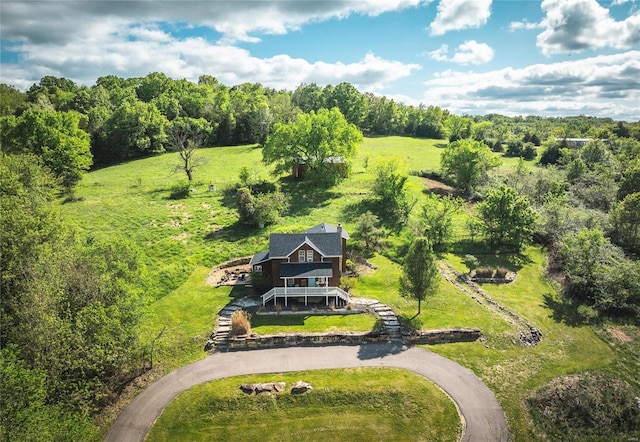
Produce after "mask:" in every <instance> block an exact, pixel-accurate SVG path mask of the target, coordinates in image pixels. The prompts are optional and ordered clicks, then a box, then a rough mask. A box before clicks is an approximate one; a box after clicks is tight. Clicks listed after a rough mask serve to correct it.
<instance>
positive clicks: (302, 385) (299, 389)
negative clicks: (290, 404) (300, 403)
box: [291, 381, 313, 394]
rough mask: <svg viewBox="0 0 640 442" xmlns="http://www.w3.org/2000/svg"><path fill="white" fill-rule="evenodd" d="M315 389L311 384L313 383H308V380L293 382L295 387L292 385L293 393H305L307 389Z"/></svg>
mask: <svg viewBox="0 0 640 442" xmlns="http://www.w3.org/2000/svg"><path fill="white" fill-rule="evenodd" d="M311 390H313V387H312V386H311V384H308V383H307V382H303V381H298V382H296V383H295V384H293V387H291V394H304V393H306V392H307V391H311Z"/></svg>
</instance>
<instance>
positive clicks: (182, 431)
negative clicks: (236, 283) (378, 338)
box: [147, 368, 462, 442]
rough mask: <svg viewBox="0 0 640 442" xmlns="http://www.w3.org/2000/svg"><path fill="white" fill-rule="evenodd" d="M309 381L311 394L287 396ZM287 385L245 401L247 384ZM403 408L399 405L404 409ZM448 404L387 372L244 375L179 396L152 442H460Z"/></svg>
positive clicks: (427, 386)
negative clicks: (242, 387) (277, 391)
mask: <svg viewBox="0 0 640 442" xmlns="http://www.w3.org/2000/svg"><path fill="white" fill-rule="evenodd" d="M298 380H304V381H305V382H308V383H310V384H311V385H312V386H313V390H312V391H310V392H307V393H305V394H303V395H293V394H291V393H290V388H291V386H292V385H293V384H294V383H295V382H296V381H298ZM261 382H286V384H287V387H286V389H285V391H283V392H281V393H280V394H277V395H276V394H260V395H252V396H248V395H247V394H245V393H243V392H242V391H240V389H239V386H240V384H243V383H261ZM399 404H402V406H399ZM461 430H462V425H461V423H460V419H459V417H458V412H457V410H456V407H455V405H454V404H453V402H452V401H451V399H450V398H449V397H448V396H447V395H446V394H444V392H442V390H440V389H439V388H438V387H436V386H435V385H434V384H432V383H431V382H429V381H428V380H426V379H425V378H423V377H421V376H418V375H416V374H414V373H411V372H408V371H404V370H398V369H390V368H384V369H383V368H362V369H345V370H318V371H314V372H300V373H282V374H277V373H276V374H272V375H260V376H242V377H237V378H227V379H223V380H220V381H214V382H209V383H206V384H202V385H199V386H196V387H194V388H192V389H191V390H189V391H186V392H184V393H182V394H181V395H179V396H178V397H177V398H176V399H175V400H174V401H173V402H172V403H171V404H170V405H169V407H167V409H165V411H164V412H163V414H162V415H161V416H160V418H159V419H158V421H157V422H156V424H155V425H154V426H153V428H152V429H151V432H150V433H149V435H148V437H147V440H148V441H149V442H160V441H195V440H227V441H256V440H259V441H300V440H307V441H337V440H341V441H362V442H369V441H374V440H375V441H398V442H400V441H402V442H404V441H433V442H438V441H442V442H444V441H451V442H453V441H457V440H458V438H459V436H460V433H461Z"/></svg>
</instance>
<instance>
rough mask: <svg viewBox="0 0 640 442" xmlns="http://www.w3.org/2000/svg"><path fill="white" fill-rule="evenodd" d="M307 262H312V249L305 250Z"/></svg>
mask: <svg viewBox="0 0 640 442" xmlns="http://www.w3.org/2000/svg"><path fill="white" fill-rule="evenodd" d="M307 262H313V250H307Z"/></svg>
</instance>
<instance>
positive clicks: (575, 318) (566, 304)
mask: <svg viewBox="0 0 640 442" xmlns="http://www.w3.org/2000/svg"><path fill="white" fill-rule="evenodd" d="M543 297H544V306H545V307H547V308H548V309H549V310H551V314H550V317H551V318H553V320H554V321H556V322H560V323H563V324H566V325H568V326H570V327H579V326H581V325H585V324H594V321H593V320H590V319H589V318H586V317H585V316H584V315H582V314H581V313H580V309H579V307H580V304H578V303H576V302H575V301H571V300H568V299H561V300H559V301H558V300H557V299H556V297H555V296H553V295H552V294H550V293H546V294H544V295H543Z"/></svg>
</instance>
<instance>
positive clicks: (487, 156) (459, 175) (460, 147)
mask: <svg viewBox="0 0 640 442" xmlns="http://www.w3.org/2000/svg"><path fill="white" fill-rule="evenodd" d="M500 162H501V161H500V159H499V158H498V157H496V156H495V155H493V153H491V149H489V147H488V146H487V145H486V144H484V143H481V142H479V141H474V140H458V141H455V142H453V143H450V144H449V145H448V146H447V147H446V148H445V149H444V151H443V152H442V154H441V155H440V167H441V169H442V174H443V175H444V176H445V177H446V178H448V179H449V180H451V181H452V182H453V184H454V185H455V187H456V189H458V190H460V191H462V192H464V193H471V192H472V191H473V190H475V189H476V187H477V186H478V185H479V184H480V182H481V180H482V179H483V178H484V177H485V176H486V175H487V172H488V171H489V170H491V169H493V168H495V167H498V166H499V165H500Z"/></svg>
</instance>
